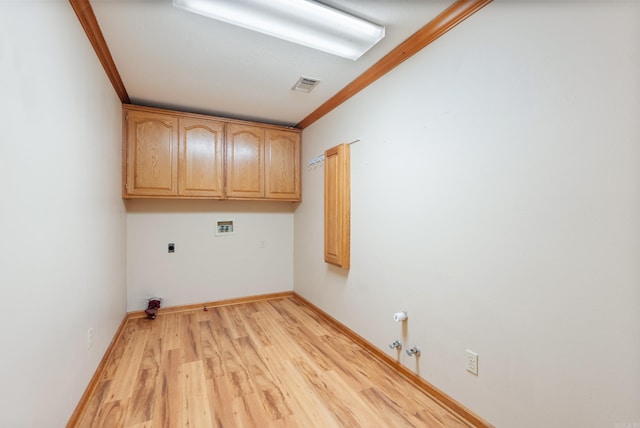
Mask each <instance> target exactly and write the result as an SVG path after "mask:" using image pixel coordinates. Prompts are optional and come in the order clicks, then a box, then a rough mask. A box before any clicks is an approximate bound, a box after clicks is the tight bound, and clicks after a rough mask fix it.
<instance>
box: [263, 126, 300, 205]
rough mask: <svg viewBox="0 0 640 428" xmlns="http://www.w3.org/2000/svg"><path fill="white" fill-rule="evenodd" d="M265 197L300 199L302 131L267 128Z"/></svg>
mask: <svg viewBox="0 0 640 428" xmlns="http://www.w3.org/2000/svg"><path fill="white" fill-rule="evenodd" d="M266 141H267V143H266V146H265V153H266V165H265V171H266V176H265V188H266V192H265V197H266V198H268V199H286V200H292V201H299V200H300V133H299V132H293V131H281V130H276V129H267V131H266Z"/></svg>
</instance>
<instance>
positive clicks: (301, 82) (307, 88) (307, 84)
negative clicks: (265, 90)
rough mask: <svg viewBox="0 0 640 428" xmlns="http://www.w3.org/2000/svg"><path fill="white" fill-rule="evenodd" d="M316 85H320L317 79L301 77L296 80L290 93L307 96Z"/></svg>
mask: <svg viewBox="0 0 640 428" xmlns="http://www.w3.org/2000/svg"><path fill="white" fill-rule="evenodd" d="M318 83H320V81H319V80H317V79H312V78H310V77H301V78H299V79H298V81H297V82H296V84H295V85H293V87H292V88H291V90H292V91H298V92H306V93H307V94H308V93H309V92H311V91H312V90H313V88H315V87H316V86H317V85H318Z"/></svg>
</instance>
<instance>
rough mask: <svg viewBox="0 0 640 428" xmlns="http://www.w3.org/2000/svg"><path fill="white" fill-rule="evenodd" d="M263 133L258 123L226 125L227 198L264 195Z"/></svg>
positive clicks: (252, 197)
mask: <svg viewBox="0 0 640 428" xmlns="http://www.w3.org/2000/svg"><path fill="white" fill-rule="evenodd" d="M264 134H265V130H264V128H261V127H258V126H251V125H241V124H237V123H230V124H228V125H227V132H226V137H227V138H226V151H227V156H226V161H227V174H226V176H227V197H228V198H241V199H244V198H246V199H255V198H264V165H265V162H264V146H265V135H264Z"/></svg>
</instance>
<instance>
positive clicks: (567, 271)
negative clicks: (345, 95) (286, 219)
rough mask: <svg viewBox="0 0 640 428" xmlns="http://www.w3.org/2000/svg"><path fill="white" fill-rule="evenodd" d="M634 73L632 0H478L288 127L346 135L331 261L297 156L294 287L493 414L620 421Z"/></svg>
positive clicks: (637, 411) (512, 421)
mask: <svg viewBox="0 0 640 428" xmlns="http://www.w3.org/2000/svg"><path fill="white" fill-rule="evenodd" d="M639 76H640V3H638V2H597V1H595V2H578V1H571V2H533V1H507V0H503V1H498V0H496V1H494V2H493V3H491V4H489V5H488V6H487V7H486V8H484V9H482V10H481V11H480V12H479V13H477V14H476V15H474V16H473V17H471V18H470V19H469V20H467V21H465V22H464V23H463V24H461V25H460V26H459V27H457V28H455V29H454V30H453V31H451V32H450V33H448V34H447V35H445V36H444V37H443V38H442V39H440V40H438V41H437V42H435V43H434V44H433V45H431V46H429V47H427V48H426V49H425V50H423V51H422V52H420V53H419V54H417V55H416V56H414V57H413V58H411V59H410V60H408V61H407V62H406V63H404V64H402V65H401V66H400V67H398V68H397V69H395V70H394V71H393V72H391V73H390V74H388V75H386V76H385V77H384V78H382V79H381V80H379V81H378V82H376V83H374V84H373V85H372V86H370V87H369V88H367V89H366V90H365V91H363V92H361V93H360V94H358V95H357V96H356V97H354V98H352V99H351V100H349V101H348V102H347V103H345V104H344V105H342V106H341V107H340V108H338V109H336V110H334V111H333V112H332V113H330V114H329V115H327V116H325V117H324V118H323V119H321V120H320V121H319V122H317V123H316V124H314V125H312V126H311V127H310V128H308V129H306V130H305V132H304V135H303V141H304V144H303V162H305V163H306V161H308V160H309V159H311V158H312V157H314V156H316V155H318V154H320V153H322V152H323V151H324V150H325V149H327V148H329V147H332V146H334V145H336V144H338V143H342V142H349V141H352V140H354V139H356V138H361V140H362V141H361V142H358V143H356V144H353V145H352V146H351V149H352V153H351V162H352V163H351V168H352V175H351V178H352V199H351V200H352V223H351V224H352V229H351V232H352V234H351V243H352V247H351V269H350V271H348V272H345V271H342V270H340V269H337V268H333V267H331V266H328V265H326V264H325V263H323V255H322V254H323V253H322V251H323V250H322V248H323V241H322V239H323V238H322V229H323V226H322V224H323V223H322V222H323V210H322V204H323V200H322V198H323V190H322V187H323V183H322V176H323V172H322V169H321V168H320V169H312V170H304V171H303V188H304V191H305V192H304V198H303V202H302V204H301V205H300V207H299V208H298V209H297V211H296V213H295V259H294V272H295V274H294V284H295V285H294V288H295V290H296V292H298V293H300V294H301V295H302V296H304V297H306V298H308V299H309V300H311V301H312V302H313V303H314V304H316V305H318V306H320V307H321V308H322V309H324V310H325V311H327V312H328V313H330V314H331V315H333V316H334V317H336V318H337V319H338V320H340V321H341V322H343V323H344V324H346V325H347V326H349V327H350V328H352V329H354V330H355V331H356V332H358V333H359V334H361V335H362V336H364V337H365V338H366V339H368V340H369V341H371V342H372V343H374V344H375V345H376V346H379V347H380V348H381V349H384V350H385V351H386V352H389V354H390V355H393V356H395V355H396V354H395V352H392V351H390V350H389V349H388V347H387V345H388V344H389V343H391V342H392V341H393V340H395V339H401V340H402V341H403V342H404V344H405V346H406V347H410V346H413V345H418V346H419V347H421V348H422V351H423V352H422V357H421V358H420V360H419V366H417V365H416V362H415V360H414V359H412V358H409V357H407V356H406V355H405V354H404V352H403V353H402V357H401V358H402V362H403V363H404V364H406V365H407V366H408V367H410V368H411V369H414V370H416V371H418V372H419V373H420V375H422V376H423V377H424V378H425V379H426V380H427V381H429V382H431V383H432V384H434V385H435V386H437V387H438V388H441V389H442V390H444V391H445V392H446V393H448V394H449V395H451V396H452V397H454V398H455V399H457V400H458V401H460V402H461V403H463V404H464V405H466V406H468V407H469V408H470V409H472V410H473V411H475V412H476V413H478V414H479V415H480V416H481V417H484V418H485V419H487V420H488V421H490V422H492V423H494V424H495V425H496V426H499V427H510V428H514V427H531V428H539V427H545V428H551V427H581V428H587V427H629V426H633V427H635V426H638V425H640V365H639V364H638V361H640V264H639V263H638V260H639V257H640V223H639V221H638V219H639V218H640V121H638V118H639V117H640V80H639V79H640V77H639ZM401 309H407V310H408V311H409V320H408V325H407V329H406V332H405V333H406V334H405V336H406V337H403V332H402V328H401V326H400V325H398V324H396V323H394V322H393V321H392V314H393V312H395V311H398V310H401ZM467 348H468V349H471V350H473V351H475V352H477V353H478V354H479V356H480V363H479V368H480V373H479V376H478V377H476V376H473V375H471V374H469V373H467V372H466V371H465V366H464V361H465V349H467Z"/></svg>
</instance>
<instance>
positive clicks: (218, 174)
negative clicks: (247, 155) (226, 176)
mask: <svg viewBox="0 0 640 428" xmlns="http://www.w3.org/2000/svg"><path fill="white" fill-rule="evenodd" d="M179 125H180V143H179V144H178V148H179V153H180V154H179V162H178V172H179V174H178V194H179V195H180V196H202V197H209V198H222V196H223V194H224V193H223V159H222V142H223V137H224V134H223V133H224V123H222V122H216V121H212V120H203V119H193V118H180V120H179Z"/></svg>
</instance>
